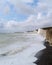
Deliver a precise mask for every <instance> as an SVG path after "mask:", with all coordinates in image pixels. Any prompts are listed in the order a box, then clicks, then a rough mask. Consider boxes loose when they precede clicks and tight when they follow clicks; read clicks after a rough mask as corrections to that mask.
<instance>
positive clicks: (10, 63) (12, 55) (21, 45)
mask: <svg viewBox="0 0 52 65" xmlns="http://www.w3.org/2000/svg"><path fill="white" fill-rule="evenodd" d="M4 36H5V38H4V37H3V40H5V41H4V42H2V41H1V42H2V43H0V65H35V64H33V62H34V61H35V60H36V59H37V58H35V57H34V55H35V54H36V53H37V52H38V51H39V50H41V49H43V48H45V47H44V46H43V40H44V38H43V37H41V36H40V35H38V34H28V33H25V34H24V33H23V34H21V33H20V34H16V33H15V34H5V35H4Z"/></svg>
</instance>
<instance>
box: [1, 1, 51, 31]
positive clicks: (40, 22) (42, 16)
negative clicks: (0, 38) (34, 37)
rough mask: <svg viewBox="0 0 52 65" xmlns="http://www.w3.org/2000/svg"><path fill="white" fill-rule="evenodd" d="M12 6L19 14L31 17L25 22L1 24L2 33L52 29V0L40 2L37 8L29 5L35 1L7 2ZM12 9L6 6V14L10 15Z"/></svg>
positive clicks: (11, 21)
mask: <svg viewBox="0 0 52 65" xmlns="http://www.w3.org/2000/svg"><path fill="white" fill-rule="evenodd" d="M7 1H8V2H9V3H10V4H12V5H14V9H15V10H16V12H17V13H20V14H24V15H28V16H29V17H28V18H27V19H26V20H25V21H23V22H18V21H14V20H9V21H6V22H0V31H1V32H22V31H28V30H30V31H31V30H35V29H39V28H44V27H50V26H51V27H52V0H49V1H48V0H46V1H45V0H39V2H38V3H37V6H36V7H34V8H33V7H32V6H30V5H27V3H31V2H33V0H28V1H27V0H7ZM9 11H10V8H9V7H8V6H6V7H5V8H4V12H5V13H8V12H9Z"/></svg>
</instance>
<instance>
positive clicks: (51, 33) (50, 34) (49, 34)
mask: <svg viewBox="0 0 52 65" xmlns="http://www.w3.org/2000/svg"><path fill="white" fill-rule="evenodd" d="M46 40H47V41H48V42H49V43H50V45H51V46H52V28H49V29H47V30H46Z"/></svg>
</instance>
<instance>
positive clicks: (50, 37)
mask: <svg viewBox="0 0 52 65" xmlns="http://www.w3.org/2000/svg"><path fill="white" fill-rule="evenodd" d="M38 33H39V34H41V35H42V36H43V37H44V38H45V39H46V41H48V42H49V44H50V45H51V46H52V27H49V28H44V29H39V30H38Z"/></svg>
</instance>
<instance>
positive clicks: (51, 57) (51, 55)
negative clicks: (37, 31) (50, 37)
mask: <svg viewBox="0 0 52 65" xmlns="http://www.w3.org/2000/svg"><path fill="white" fill-rule="evenodd" d="M44 45H45V46H46V48H45V49H43V50H41V51H39V52H38V53H37V54H36V55H35V57H36V58H37V60H36V61H35V62H34V63H35V64H37V65H52V46H49V43H48V42H45V43H44Z"/></svg>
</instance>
